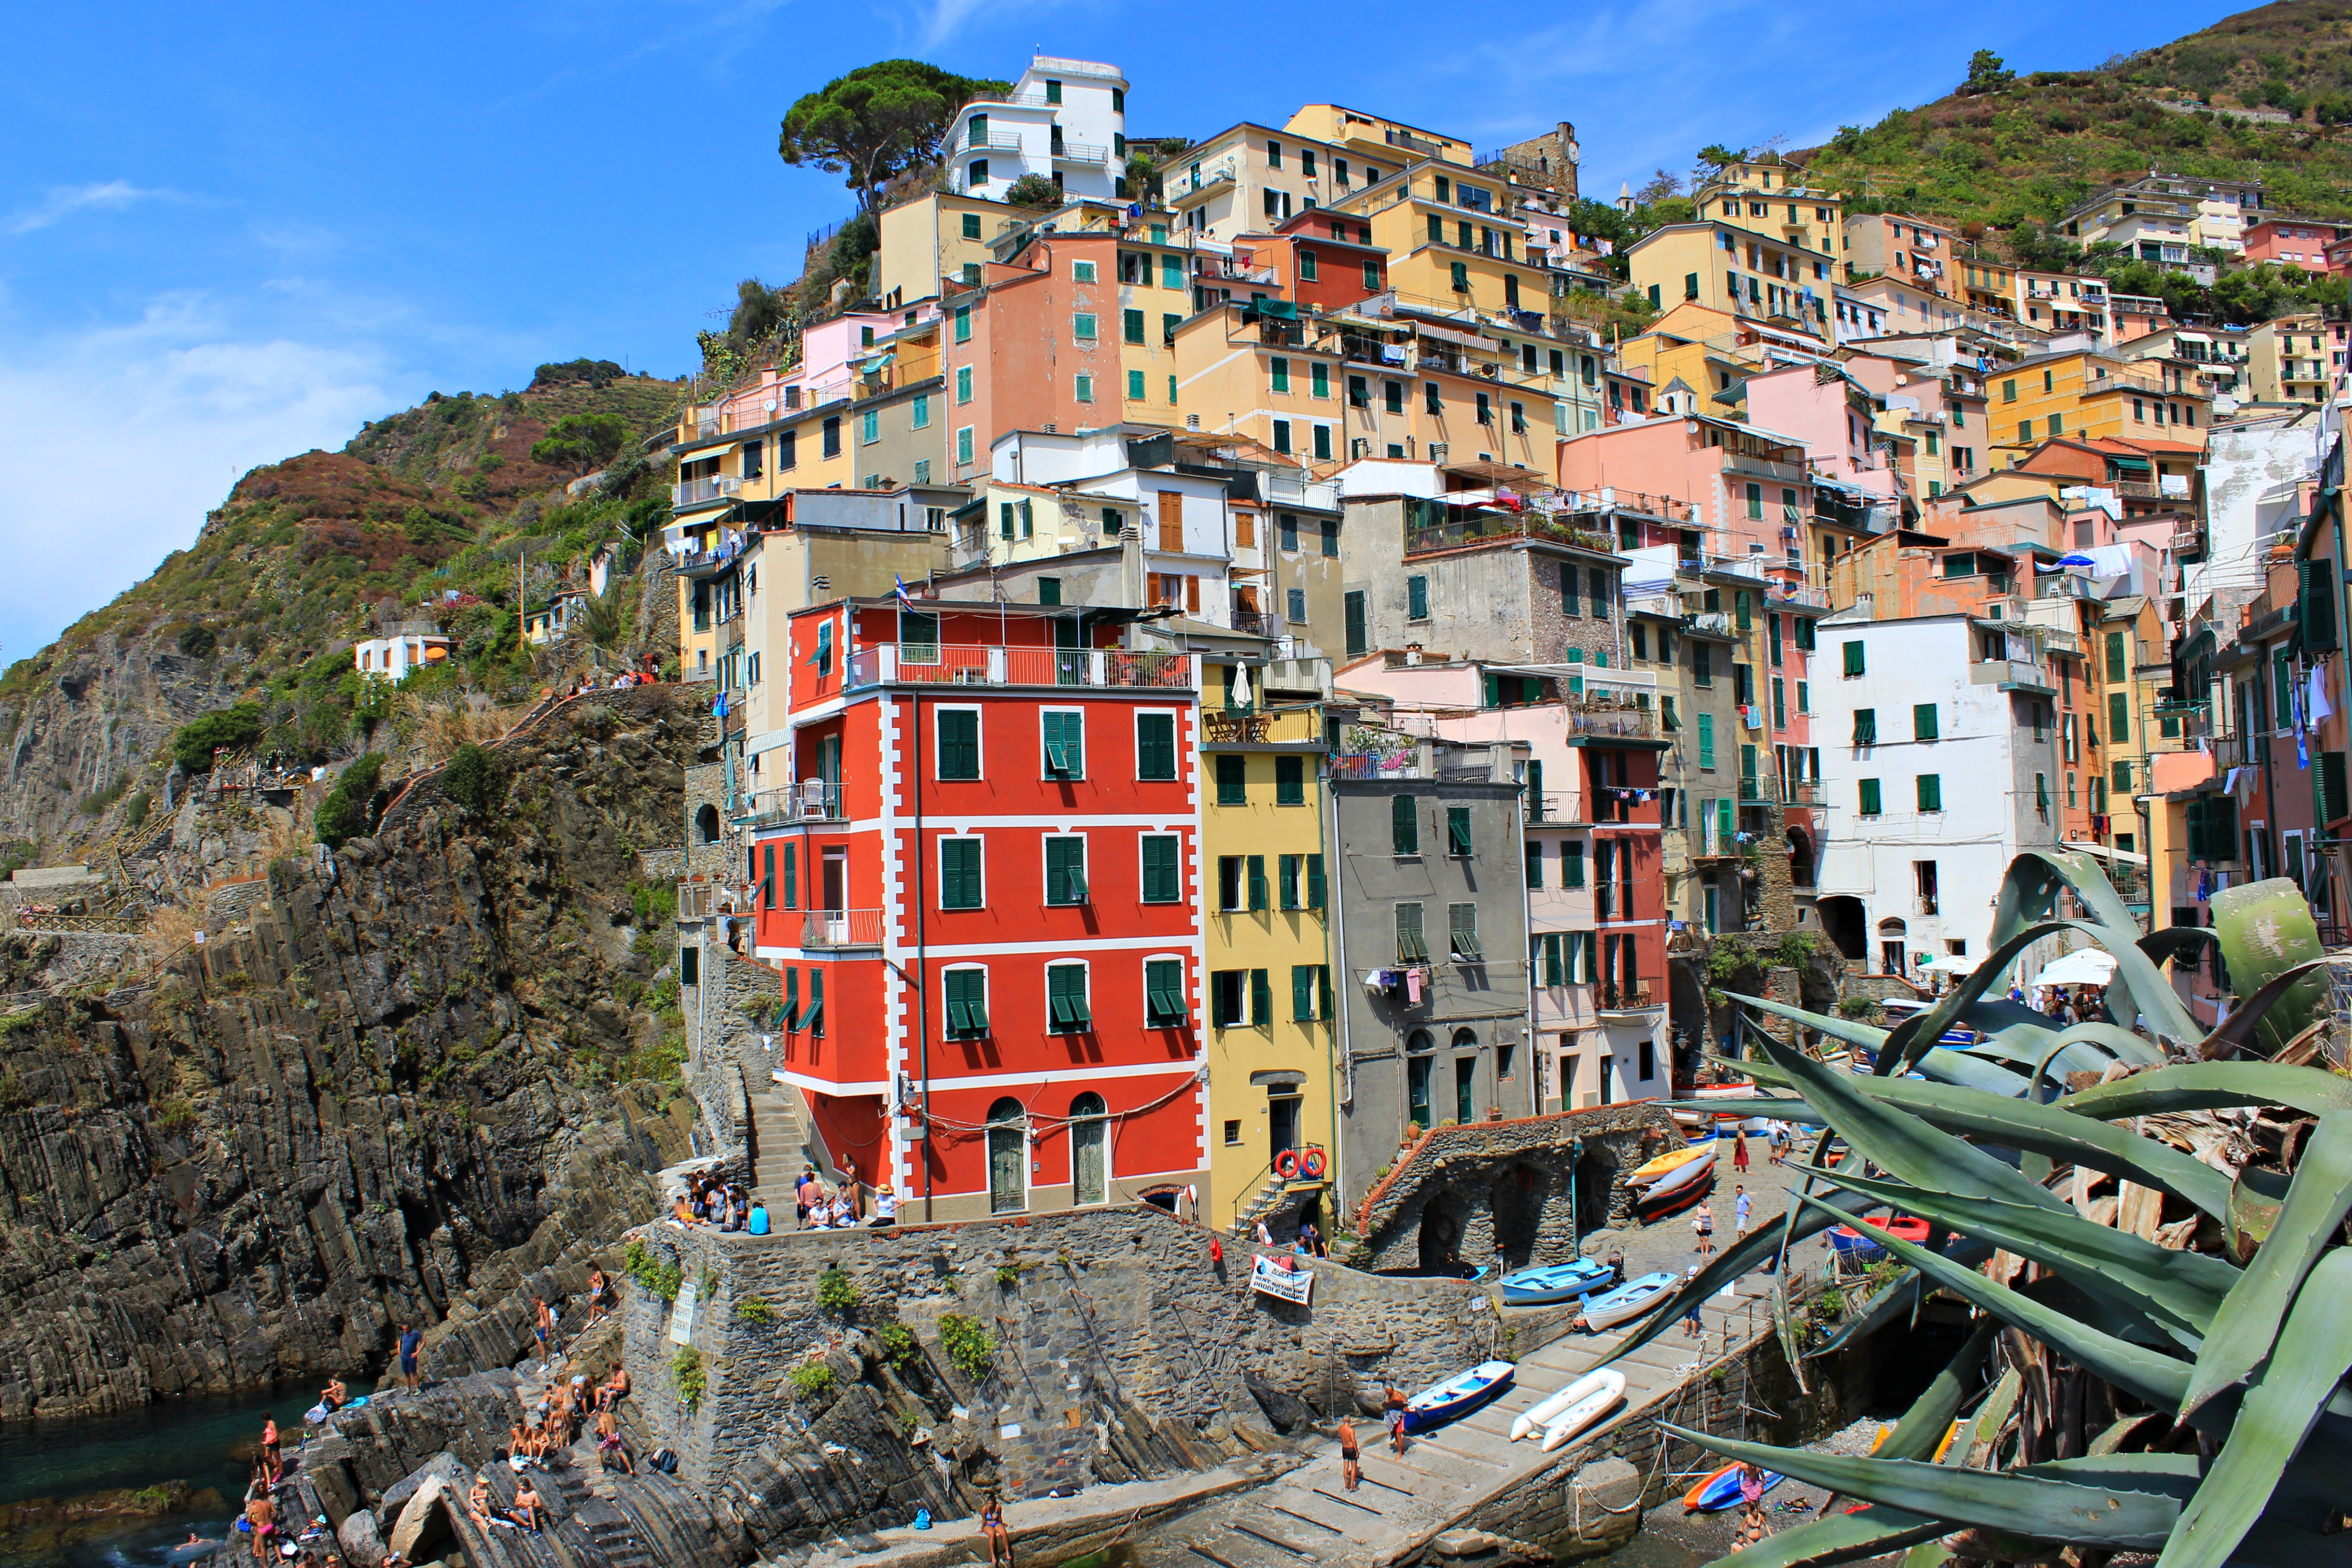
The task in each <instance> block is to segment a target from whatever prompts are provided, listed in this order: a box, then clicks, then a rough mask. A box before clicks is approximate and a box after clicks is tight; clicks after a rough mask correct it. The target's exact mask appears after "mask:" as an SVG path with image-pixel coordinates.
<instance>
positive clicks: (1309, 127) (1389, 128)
mask: <svg viewBox="0 0 2352 1568" xmlns="http://www.w3.org/2000/svg"><path fill="white" fill-rule="evenodd" d="M1283 129H1284V130H1286V131H1287V132H1290V133H1291V134H1292V135H1294V136H1312V137H1314V138H1315V139H1316V140H1317V141H1318V142H1328V143H1329V144H1330V145H1332V146H1333V147H1337V148H1344V149H1346V150H1348V151H1349V152H1352V153H1355V154H1356V155H1357V156H1358V157H1359V158H1370V159H1373V160H1375V161H1386V162H1391V163H1393V162H1396V161H1399V160H1414V159H1422V158H1434V159H1436V160H1437V161H1438V162H1440V163H1454V164H1458V165H1460V166H1461V167H1463V168H1465V169H1466V168H1468V167H1469V166H1470V164H1471V162H1472V158H1471V153H1470V143H1469V142H1465V141H1463V140H1462V139H1460V138H1459V137H1455V136H1447V135H1444V134H1443V133H1441V132H1435V131H1429V130H1424V129H1423V127H1421V126H1418V125H1407V124H1406V123H1405V122H1404V121H1402V120H1383V119H1381V118H1380V116H1378V115H1374V114H1366V113H1364V112H1363V111H1362V110H1355V109H1346V108H1342V107H1341V106H1340V105H1339V104H1336V103H1310V104H1308V105H1307V106H1306V107H1305V108H1304V109H1301V110H1299V111H1298V112H1297V113H1296V114H1294V115H1292V116H1291V117H1290V121H1289V123H1288V124H1286V125H1285V126H1284V127H1283Z"/></svg>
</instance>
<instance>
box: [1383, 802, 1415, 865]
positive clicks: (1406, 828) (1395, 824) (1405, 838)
mask: <svg viewBox="0 0 2352 1568" xmlns="http://www.w3.org/2000/svg"><path fill="white" fill-rule="evenodd" d="M1389 845H1390V852H1391V854H1396V855H1418V854H1420V853H1421V816H1420V813H1419V810H1418V808H1417V807H1416V806H1415V805H1413V797H1412V796H1411V795H1396V796H1393V797H1391V799H1390V801H1389Z"/></svg>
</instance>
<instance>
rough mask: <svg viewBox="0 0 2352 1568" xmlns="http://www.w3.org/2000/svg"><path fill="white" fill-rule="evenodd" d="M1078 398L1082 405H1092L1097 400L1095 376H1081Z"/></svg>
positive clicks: (1078, 385)
mask: <svg viewBox="0 0 2352 1568" xmlns="http://www.w3.org/2000/svg"><path fill="white" fill-rule="evenodd" d="M1077 397H1078V401H1079V402H1080V403H1092V402H1093V401H1094V400H1095V378H1094V377H1093V376H1090V375H1086V374H1080V375H1079V376H1078V377H1077Z"/></svg>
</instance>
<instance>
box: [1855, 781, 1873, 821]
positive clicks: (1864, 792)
mask: <svg viewBox="0 0 2352 1568" xmlns="http://www.w3.org/2000/svg"><path fill="white" fill-rule="evenodd" d="M1854 810H1855V811H1856V812H1857V813H1858V814H1859V815H1861V816H1877V815H1878V813H1879V801H1878V781H1877V780H1876V779H1863V780H1860V781H1858V782H1857V783H1856V784H1855V787H1854Z"/></svg>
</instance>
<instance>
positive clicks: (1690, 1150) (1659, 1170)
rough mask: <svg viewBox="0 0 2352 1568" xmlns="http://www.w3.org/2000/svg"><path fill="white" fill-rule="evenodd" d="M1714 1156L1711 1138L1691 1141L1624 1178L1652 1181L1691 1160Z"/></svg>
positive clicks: (1713, 1145) (1636, 1180)
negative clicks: (1701, 1141)
mask: <svg viewBox="0 0 2352 1568" xmlns="http://www.w3.org/2000/svg"><path fill="white" fill-rule="evenodd" d="M1714 1158H1715V1143H1714V1142H1713V1141H1712V1140H1709V1141H1708V1142H1705V1143H1693V1144H1690V1145H1689V1146H1687V1147H1685V1148H1681V1149H1675V1150H1672V1151H1670V1152H1666V1153H1664V1154H1661V1155H1659V1156H1658V1157H1657V1158H1656V1159H1654V1160H1653V1161H1651V1162H1650V1163H1648V1164H1646V1165H1643V1166H1642V1167H1640V1168H1639V1169H1637V1170H1635V1171H1633V1172H1632V1173H1630V1174H1628V1175H1627V1176H1626V1178H1625V1179H1626V1180H1627V1181H1629V1182H1654V1181H1656V1180H1657V1179H1658V1178H1659V1177H1660V1176H1663V1175H1665V1174H1667V1173H1669V1172H1673V1171H1679V1170H1681V1169H1682V1168H1683V1167H1684V1166H1685V1165H1687V1164H1689V1163H1691V1162H1692V1161H1693V1160H1712V1159H1714Z"/></svg>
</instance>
